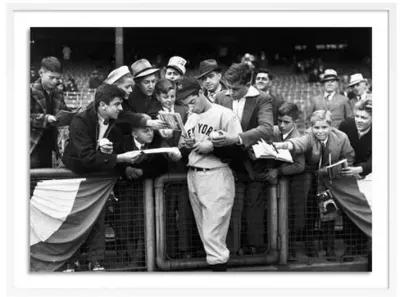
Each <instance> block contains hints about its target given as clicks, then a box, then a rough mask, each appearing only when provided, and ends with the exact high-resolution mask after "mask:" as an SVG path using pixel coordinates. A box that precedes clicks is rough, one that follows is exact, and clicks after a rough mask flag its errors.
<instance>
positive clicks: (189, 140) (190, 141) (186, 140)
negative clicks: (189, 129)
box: [182, 135, 195, 149]
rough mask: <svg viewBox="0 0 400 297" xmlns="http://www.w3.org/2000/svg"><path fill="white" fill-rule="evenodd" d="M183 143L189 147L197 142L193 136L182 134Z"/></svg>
mask: <svg viewBox="0 0 400 297" xmlns="http://www.w3.org/2000/svg"><path fill="white" fill-rule="evenodd" d="M182 139H183V141H182V145H183V146H184V147H186V148H188V149H191V148H193V146H194V144H195V140H194V138H192V137H185V136H183V135H182Z"/></svg>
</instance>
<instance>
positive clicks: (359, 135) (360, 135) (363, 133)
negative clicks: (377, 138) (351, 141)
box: [357, 127, 371, 138]
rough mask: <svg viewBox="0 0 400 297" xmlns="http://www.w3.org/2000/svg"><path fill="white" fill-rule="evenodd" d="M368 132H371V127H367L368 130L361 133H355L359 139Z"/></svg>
mask: <svg viewBox="0 0 400 297" xmlns="http://www.w3.org/2000/svg"><path fill="white" fill-rule="evenodd" d="M369 130H371V127H369V128H368V130H366V131H363V132H358V131H357V132H358V137H359V138H361V137H363V136H364V135H365V134H367V133H368V132H369Z"/></svg>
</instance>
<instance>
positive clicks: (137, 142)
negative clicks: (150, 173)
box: [133, 137, 144, 150]
mask: <svg viewBox="0 0 400 297" xmlns="http://www.w3.org/2000/svg"><path fill="white" fill-rule="evenodd" d="M133 142H134V143H135V146H136V147H137V148H138V149H139V150H141V149H142V148H143V147H144V144H143V143H140V142H139V141H137V139H136V137H133Z"/></svg>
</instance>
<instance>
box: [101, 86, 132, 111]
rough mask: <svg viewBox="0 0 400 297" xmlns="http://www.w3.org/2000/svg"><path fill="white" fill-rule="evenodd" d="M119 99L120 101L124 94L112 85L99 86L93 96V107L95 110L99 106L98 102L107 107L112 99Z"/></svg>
mask: <svg viewBox="0 0 400 297" xmlns="http://www.w3.org/2000/svg"><path fill="white" fill-rule="evenodd" d="M116 97H118V98H121V100H122V99H123V98H124V97H125V92H124V91H123V90H121V89H120V88H118V87H117V86H114V85H108V84H101V85H100V86H99V87H98V88H97V89H96V93H95V95H94V107H95V108H96V110H97V108H98V107H99V105H100V102H102V101H103V102H104V103H105V104H107V105H109V104H110V102H111V101H112V100H113V99H114V98H116Z"/></svg>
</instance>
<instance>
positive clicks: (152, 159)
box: [30, 54, 372, 271]
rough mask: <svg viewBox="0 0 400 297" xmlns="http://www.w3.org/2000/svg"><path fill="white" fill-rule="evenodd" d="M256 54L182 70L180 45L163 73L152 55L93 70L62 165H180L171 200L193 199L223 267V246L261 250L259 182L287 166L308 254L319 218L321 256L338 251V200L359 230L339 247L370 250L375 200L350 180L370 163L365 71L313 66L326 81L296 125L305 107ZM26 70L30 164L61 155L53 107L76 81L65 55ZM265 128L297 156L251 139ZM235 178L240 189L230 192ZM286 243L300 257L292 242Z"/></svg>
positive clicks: (138, 174) (127, 170)
mask: <svg viewBox="0 0 400 297" xmlns="http://www.w3.org/2000/svg"><path fill="white" fill-rule="evenodd" d="M253 58H254V57H252V55H250V54H247V55H245V56H244V57H243V59H242V61H241V63H234V64H232V65H231V66H230V67H229V68H228V69H227V70H226V71H222V68H221V67H220V65H219V64H218V61H216V60H214V59H205V60H203V61H201V62H200V64H199V67H198V69H199V71H198V75H196V76H192V75H187V73H186V67H185V66H186V63H187V61H186V59H184V58H182V57H178V56H174V57H171V58H170V59H169V62H168V64H167V65H165V71H163V72H162V73H161V72H160V69H159V68H156V67H154V66H153V65H152V64H151V63H150V62H149V61H148V60H147V59H140V60H137V61H135V62H133V63H132V64H131V66H130V67H128V66H125V65H124V66H121V67H119V68H117V69H114V70H113V71H111V72H110V73H109V74H108V75H107V77H105V78H104V79H103V78H101V77H100V75H99V72H98V71H93V72H91V74H90V78H89V88H91V89H96V92H95V95H94V101H93V102H91V103H90V104H89V105H88V106H87V108H86V109H85V110H84V111H81V112H79V113H77V114H76V115H75V116H74V117H73V118H72V121H71V123H70V125H69V140H68V141H67V145H66V147H65V151H64V152H63V155H62V162H63V164H64V166H65V167H67V168H68V169H71V170H72V171H74V172H76V173H79V174H85V173H90V172H98V171H110V172H115V171H117V172H118V173H119V174H120V176H121V177H122V178H125V179H127V180H138V179H143V178H154V177H157V176H159V175H161V174H163V173H165V172H174V173H186V174H187V183H188V189H189V193H188V194H187V193H186V192H182V193H181V194H180V195H179V197H176V199H177V200H179V201H177V202H176V203H175V204H176V206H175V207H176V211H177V212H178V213H179V215H178V217H179V218H180V219H184V218H185V217H187V216H188V212H190V208H191V210H192V212H193V215H194V218H195V221H196V225H197V229H198V232H199V235H200V238H201V241H202V243H203V247H204V250H205V252H206V260H207V263H208V264H209V265H210V268H211V269H212V270H213V271H225V270H226V263H227V262H228V260H229V257H230V255H234V254H238V255H240V254H243V253H244V254H256V253H262V252H265V251H266V249H267V246H266V244H265V242H264V237H263V234H264V228H265V226H264V209H265V203H266V201H265V198H264V196H265V195H263V194H262V191H263V187H264V186H265V184H276V183H277V181H278V179H279V177H282V176H285V177H287V178H288V179H289V182H290V188H289V189H290V190H289V191H290V198H289V201H290V207H289V213H290V216H291V217H292V219H291V220H290V222H292V223H291V224H293V225H292V226H291V228H290V230H291V231H293V232H292V233H291V234H290V240H294V238H295V236H296V233H297V232H302V233H305V234H307V235H308V236H307V237H306V238H307V241H306V242H305V249H306V254H307V256H309V257H315V256H316V254H317V248H316V247H315V246H313V236H314V235H313V234H312V230H313V229H314V228H313V226H314V224H315V222H316V221H317V220H321V222H322V225H321V226H322V230H323V235H324V236H323V249H324V251H325V253H326V257H327V258H328V259H331V260H336V259H337V254H336V249H335V242H334V235H333V234H334V222H335V216H334V215H333V213H335V210H336V208H339V209H340V210H341V211H342V212H343V217H344V228H345V229H346V230H353V231H352V232H353V233H358V234H360V238H362V239H361V240H358V241H357V242H354V241H352V240H351V238H346V239H345V244H346V250H345V253H344V255H343V257H344V259H348V260H349V261H351V260H352V257H353V256H355V255H356V254H357V253H359V252H365V251H370V249H371V209H370V206H369V204H368V203H367V200H366V197H365V196H364V194H363V193H361V192H360V191H359V188H358V186H357V180H360V179H362V178H363V177H365V176H366V175H368V174H370V173H371V171H372V167H371V159H372V144H371V134H372V132H371V129H372V101H371V94H370V90H371V88H370V84H369V82H368V81H367V80H366V79H365V78H364V77H363V74H362V73H350V74H351V75H350V76H349V82H348V83H347V85H345V88H343V89H339V87H338V82H339V80H340V78H339V76H338V74H337V72H336V71H335V70H334V69H329V68H328V69H324V70H323V71H322V72H321V69H317V71H315V69H313V70H311V72H312V73H313V74H312V75H313V76H315V77H313V78H312V79H313V80H318V81H320V82H321V84H322V88H321V93H320V94H319V95H317V96H315V97H313V98H312V99H311V100H310V104H308V105H307V110H306V111H305V112H306V114H307V118H306V119H305V120H306V121H307V122H308V123H309V129H308V130H307V131H306V132H305V133H301V132H300V131H298V130H297V128H296V122H297V120H298V118H299V114H300V112H301V110H299V107H298V106H297V105H296V104H294V103H292V102H288V101H285V98H283V96H282V95H280V94H279V93H277V92H276V91H275V90H273V89H272V88H271V81H272V79H273V74H272V73H271V72H270V71H269V70H268V69H267V68H265V67H256V65H255V64H254V63H253V62H254V59H253ZM264 66H265V65H264ZM314 72H315V73H314ZM31 77H32V79H35V80H34V81H32V84H31V99H30V100H31V116H30V118H31V135H30V136H31V146H30V157H31V158H30V159H31V163H30V164H31V168H32V169H33V168H46V167H47V168H48V167H51V164H52V152H55V154H56V156H57V157H59V158H61V154H60V152H59V148H58V146H57V133H58V130H57V121H58V119H57V117H56V115H57V113H58V112H59V111H60V110H69V111H70V108H68V107H67V106H66V104H65V102H64V99H63V92H75V91H79V89H78V87H77V84H76V83H75V81H74V78H73V77H71V76H66V77H65V80H64V81H62V79H61V78H62V68H61V63H60V62H59V61H58V59H57V58H55V57H46V58H43V60H42V62H41V67H40V70H39V77H35V73H32V71H31ZM310 79H311V75H310ZM163 112H167V113H178V114H179V115H180V117H181V119H182V121H183V124H184V126H185V128H184V131H180V130H179V131H178V130H173V129H171V128H170V127H169V126H168V125H167V124H166V122H164V121H163V120H161V117H160V113H163ZM261 139H263V140H264V141H266V142H267V143H270V144H273V145H274V146H275V147H276V148H277V149H289V150H290V152H291V154H292V157H293V163H285V162H280V161H275V160H270V159H257V158H255V155H254V152H253V150H252V146H253V145H254V144H256V143H257V142H258V141H259V140H261ZM155 147H171V148H174V149H172V150H170V151H168V152H167V153H164V154H162V155H143V154H138V151H141V150H144V149H147V148H155ZM342 159H346V160H347V165H348V166H347V167H345V168H342V169H341V170H339V171H338V172H336V174H335V175H332V174H331V172H330V171H329V170H328V169H327V168H328V166H329V165H331V164H333V163H335V162H338V161H340V160H342ZM235 180H236V182H235ZM235 187H237V188H241V189H242V191H237V193H242V194H236V195H235ZM322 196H324V197H328V200H329V199H331V200H332V201H334V203H333V204H334V205H335V209H333V210H332V209H330V208H328V209H319V211H315V209H318V208H320V207H321V205H320V203H319V202H320V200H319V198H318V197H322ZM328 200H326V201H328ZM324 201H325V200H324ZM326 201H325V202H326ZM121 203H127V204H129V203H131V202H129V201H121ZM324 205H325V204H324ZM125 210H126V211H128V210H129V208H128V207H127V208H125ZM316 214H319V215H316ZM124 215H126V216H129V215H134V214H130V213H124ZM242 216H245V222H246V224H245V226H244V228H246V233H247V244H246V245H245V246H242V242H243V240H242V239H241V229H242ZM96 224H97V227H96V230H104V218H102V217H101V216H100V218H99V219H98V221H97V223H96ZM178 226H179V227H178V228H179V230H178V232H179V236H180V237H182V238H186V237H187V236H188V234H187V233H188V230H185V227H184V225H183V224H178ZM133 230H134V228H133V227H132V226H131V227H130V228H127V229H125V231H124V232H125V233H129V234H120V233H121V232H122V231H121V232H119V234H118V235H119V236H123V237H124V238H125V239H126V242H125V244H126V251H127V255H126V256H127V257H130V256H131V250H130V248H129V247H130V246H132V244H130V243H129V240H134V234H132V233H133V232H134V231H133ZM122 233H123V232H122ZM103 234H104V232H103ZM96 240H97V243H92V245H94V246H96V247H97V248H98V249H100V253H99V252H98V251H97V253H94V254H93V255H97V256H93V257H89V259H90V265H89V268H90V269H91V270H103V269H104V267H103V260H104V244H101V242H100V243H99V241H102V240H104V238H103V239H101V237H100V239H99V238H98V237H97V239H96ZM133 245H134V244H133ZM178 248H179V250H180V251H182V252H183V253H185V252H186V251H187V249H188V247H187V242H185V240H182V242H181V241H180V246H179V247H178ZM102 249H103V252H101V250H102ZM289 252H290V257H291V259H294V260H295V259H296V250H295V249H291V250H290V251H289ZM102 253H103V256H99V255H101V254H102ZM188 256H189V255H188Z"/></svg>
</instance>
